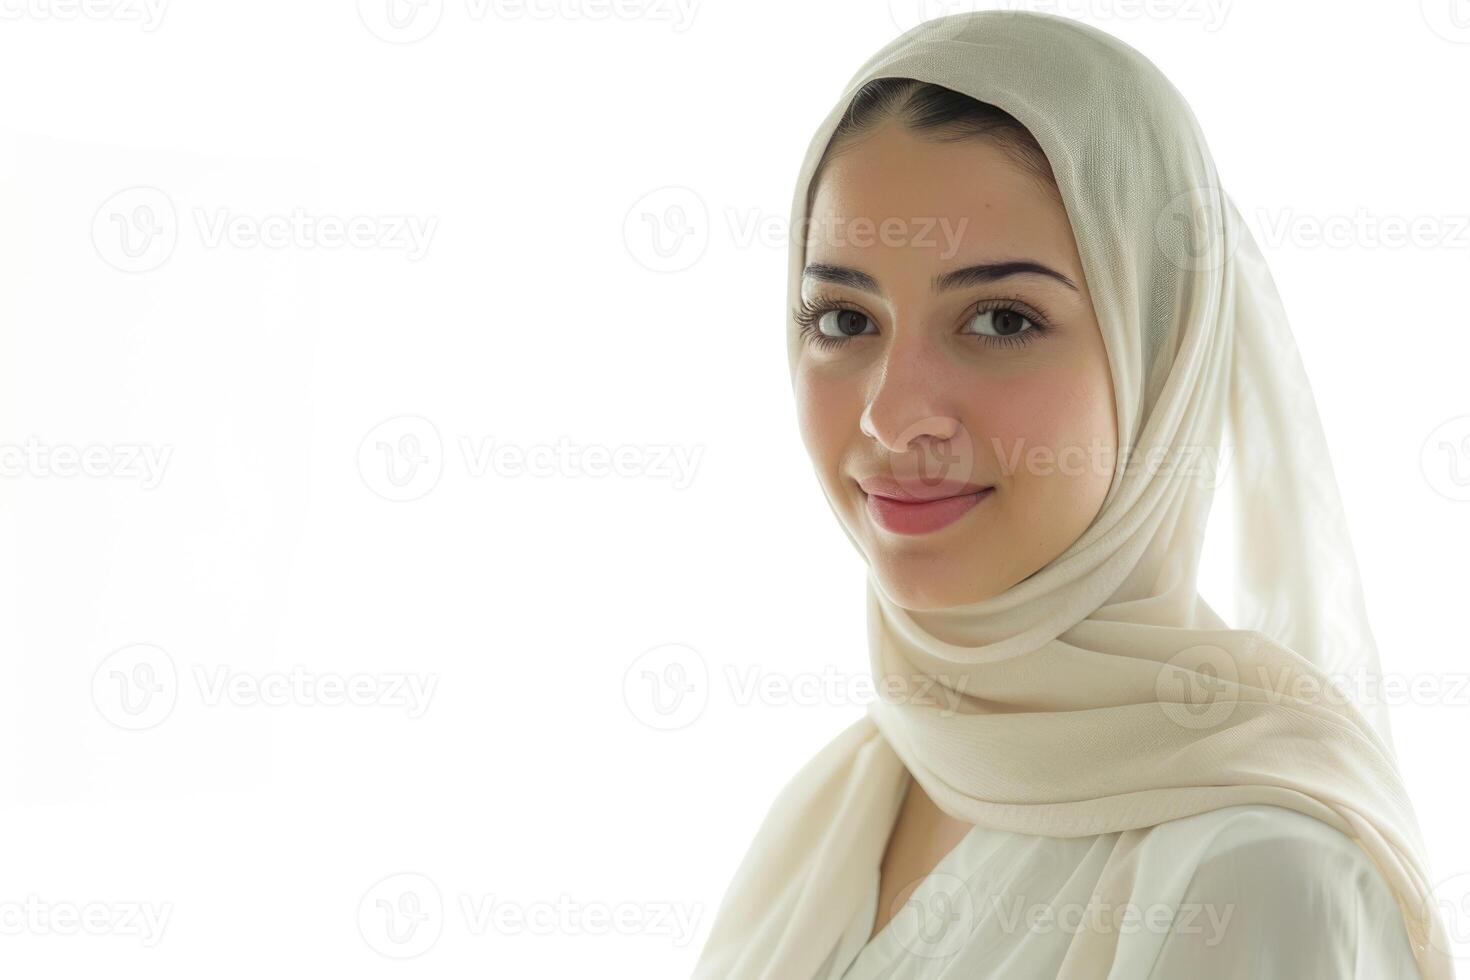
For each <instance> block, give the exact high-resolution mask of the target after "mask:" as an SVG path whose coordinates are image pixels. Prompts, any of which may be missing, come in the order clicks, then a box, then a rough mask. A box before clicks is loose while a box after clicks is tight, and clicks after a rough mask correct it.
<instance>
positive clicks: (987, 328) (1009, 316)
mask: <svg viewBox="0 0 1470 980" xmlns="http://www.w3.org/2000/svg"><path fill="white" fill-rule="evenodd" d="M970 323H972V324H973V325H974V326H975V328H976V332H977V333H979V334H981V335H982V336H986V337H1012V336H1014V335H1016V334H1018V333H1024V332H1025V331H1027V330H1035V329H1036V324H1035V323H1034V322H1033V321H1032V320H1031V319H1030V318H1029V317H1027V316H1026V315H1025V314H1023V313H1021V312H1020V311H1019V310H1008V309H1000V310H986V311H985V312H984V313H977V314H975V318H974V319H973V320H971V321H970Z"/></svg>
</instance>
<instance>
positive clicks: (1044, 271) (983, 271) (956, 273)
mask: <svg viewBox="0 0 1470 980" xmlns="http://www.w3.org/2000/svg"><path fill="white" fill-rule="evenodd" d="M801 275H802V278H804V279H814V280H816V281H818V282H830V283H833V284H835V285H838V286H850V287H852V288H853V289H861V290H862V291H863V292H865V293H873V294H874V295H876V296H882V297H883V298H884V299H887V298H888V294H887V293H885V292H883V289H882V288H881V287H880V286H879V285H878V280H876V279H874V278H873V277H872V276H870V275H868V274H867V273H866V272H862V271H860V270H858V269H853V268H850V267H848V266H845V265H828V264H826V263H824V262H813V263H811V264H810V265H808V266H807V267H806V268H805V269H803V270H802V273H801ZM1010 276H1048V277H1050V278H1052V279H1055V280H1056V281H1057V282H1060V283H1062V284H1063V285H1065V286H1066V287H1068V288H1069V289H1074V290H1075V289H1076V288H1077V284H1076V283H1074V282H1073V281H1072V280H1071V279H1069V278H1067V277H1066V276H1064V275H1062V274H1061V273H1060V272H1058V271H1057V270H1055V269H1053V268H1051V267H1050V266H1045V265H1042V264H1041V263H1040V262H1033V261H1031V260H1030V259H1013V260H1010V261H1007V262H984V263H981V264H980V265H967V266H965V267H964V268H963V269H954V270H952V271H950V272H946V273H944V274H943V275H939V276H935V277H934V281H933V282H932V283H931V284H930V287H929V288H930V289H932V290H933V291H934V292H936V293H942V292H945V291H947V290H951V289H961V288H963V287H965V286H976V285H981V284H984V283H988V282H995V281H996V280H998V279H1006V278H1009V277H1010Z"/></svg>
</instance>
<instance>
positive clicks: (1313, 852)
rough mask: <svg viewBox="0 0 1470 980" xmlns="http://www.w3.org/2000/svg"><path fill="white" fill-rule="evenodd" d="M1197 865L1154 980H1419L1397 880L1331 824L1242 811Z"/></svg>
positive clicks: (1165, 935)
mask: <svg viewBox="0 0 1470 980" xmlns="http://www.w3.org/2000/svg"><path fill="white" fill-rule="evenodd" d="M1198 858H1199V859H1198V863H1196V864H1194V865H1193V873H1192V874H1190V875H1189V877H1188V880H1187V884H1185V885H1184V888H1183V893H1182V896H1181V898H1180V900H1179V903H1178V911H1177V914H1176V916H1175V918H1174V920H1173V922H1172V924H1170V925H1169V926H1168V928H1167V929H1166V930H1161V932H1162V941H1161V942H1160V943H1159V945H1158V946H1157V947H1156V948H1157V950H1158V955H1157V958H1156V959H1155V960H1154V962H1153V966H1152V969H1151V970H1150V971H1149V972H1148V973H1147V977H1148V978H1150V980H1177V978H1181V977H1183V978H1188V980H1227V978H1231V980H1233V978H1237V977H1238V978H1242V980H1245V978H1249V980H1318V978H1320V980H1419V970H1418V966H1417V965H1416V963H1415V960H1414V956H1413V952H1412V950H1411V949H1410V945H1409V937H1408V932H1407V930H1406V928H1405V926H1404V921H1403V915H1402V913H1401V911H1400V910H1399V907H1398V903H1397V902H1396V901H1395V899H1394V895H1393V892H1392V891H1390V889H1389V887H1388V883H1387V882H1386V881H1385V880H1384V879H1383V876H1382V875H1381V874H1380V873H1379V872H1378V869H1377V868H1376V867H1375V866H1374V864H1373V863H1372V861H1371V860H1370V859H1369V857H1368V855H1367V854H1366V853H1365V852H1364V851H1363V850H1362V848H1360V847H1359V846H1358V845H1357V844H1355V843H1354V842H1353V841H1352V840H1351V839H1350V838H1348V837H1347V836H1346V835H1344V834H1342V833H1340V832H1338V831H1337V830H1335V829H1333V828H1332V827H1329V826H1328V825H1326V824H1324V823H1322V822H1321V821H1318V820H1316V819H1314V818H1312V817H1309V816H1307V815H1305V814H1299V813H1296V812H1295V811H1291V810H1286V809H1284V808H1280V807H1254V806H1253V807H1246V808H1241V812H1240V813H1238V814H1235V815H1232V818H1231V819H1228V820H1226V821H1223V822H1222V823H1220V824H1219V825H1218V826H1217V828H1215V832H1213V833H1212V835H1211V837H1210V839H1209V841H1208V842H1207V843H1206V844H1205V846H1204V847H1203V849H1202V850H1200V851H1199V855H1198ZM1183 871H1184V873H1186V874H1187V873H1188V868H1185V869H1183ZM1155 938H1158V937H1155Z"/></svg>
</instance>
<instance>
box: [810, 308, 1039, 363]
mask: <svg viewBox="0 0 1470 980" xmlns="http://www.w3.org/2000/svg"><path fill="white" fill-rule="evenodd" d="M833 310H847V311H848V312H851V313H859V314H862V315H863V316H865V317H867V318H868V319H869V320H870V321H872V322H873V323H877V320H876V319H875V318H874V317H871V316H868V314H867V313H866V312H864V311H863V310H861V309H859V308H858V307H857V306H855V305H853V304H852V303H846V302H843V301H842V300H839V299H832V298H830V297H827V296H818V297H817V298H816V299H814V300H809V299H807V298H806V297H802V300H801V305H800V306H798V307H797V308H796V309H794V310H792V318H793V319H795V321H796V322H797V323H798V324H800V326H801V331H800V333H801V336H802V338H803V339H804V340H805V341H806V342H807V343H809V344H815V345H816V346H818V347H820V348H822V349H824V350H831V349H833V348H836V347H841V346H843V345H844V344H846V343H847V342H848V341H849V340H852V339H853V338H852V337H831V336H828V335H827V334H824V333H822V332H821V331H819V330H818V329H817V321H819V320H820V319H821V318H822V316H823V315H824V314H826V313H830V312H832V311H833ZM997 310H1010V311H1012V312H1014V313H1018V314H1020V315H1021V316H1023V317H1025V318H1026V320H1027V321H1028V322H1029V323H1030V324H1031V329H1030V330H1023V331H1021V332H1020V333H1018V334H1012V335H1010V336H1009V337H991V336H988V335H986V334H967V336H970V337H974V338H975V339H977V340H980V341H982V342H983V343H986V344H989V345H990V346H992V347H1019V346H1023V345H1025V344H1029V343H1031V342H1032V341H1033V340H1036V339H1039V338H1040V337H1042V336H1044V335H1045V334H1048V333H1050V332H1051V330H1052V327H1051V323H1050V322H1049V320H1048V318H1047V317H1046V315H1045V314H1043V313H1041V312H1040V311H1039V310H1036V309H1034V308H1033V307H1030V306H1028V305H1026V304H1025V303H1022V302H1021V301H1020V300H1016V299H982V300H980V301H979V302H977V303H976V304H975V305H974V306H972V307H970V308H969V309H968V310H967V311H966V313H965V322H966V323H968V322H969V321H970V319H971V318H973V317H977V316H979V315H980V314H982V313H994V312H995V311H997Z"/></svg>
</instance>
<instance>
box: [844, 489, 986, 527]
mask: <svg viewBox="0 0 1470 980" xmlns="http://www.w3.org/2000/svg"><path fill="white" fill-rule="evenodd" d="M994 492H995V488H994V487H986V488H985V489H984V490H978V491H976V492H975V493H965V494H960V495H959V496H957V497H943V498H941V499H939V500H927V501H924V502H923V503H909V502H908V501H904V500H894V499H892V498H891V497H879V496H877V495H876V494H871V493H869V494H864V496H866V497H867V498H868V515H869V516H870V517H872V519H873V521H874V523H876V524H877V525H878V526H879V527H881V528H883V529H884V530H885V531H892V532H893V533H894V534H928V533H929V532H930V531H937V530H939V529H940V528H942V527H946V526H948V525H950V524H953V523H954V522H955V521H957V520H959V519H960V518H961V517H963V516H964V515H965V514H966V513H968V512H969V510H970V508H971V507H974V506H975V505H976V504H978V503H979V502H980V501H982V500H984V499H985V498H986V497H989V496H990V495H991V494H992V493H994Z"/></svg>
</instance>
